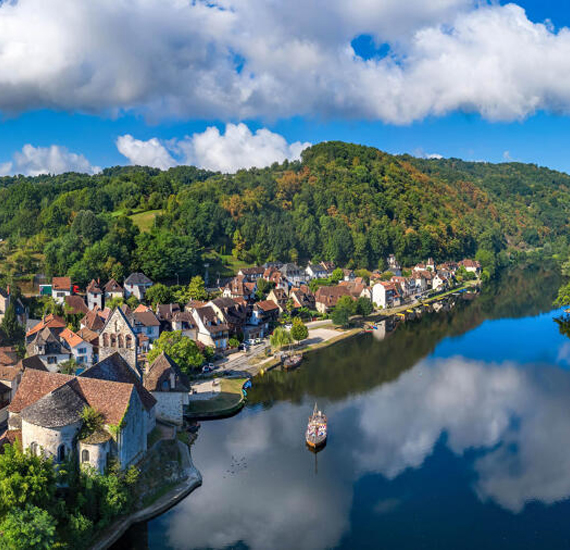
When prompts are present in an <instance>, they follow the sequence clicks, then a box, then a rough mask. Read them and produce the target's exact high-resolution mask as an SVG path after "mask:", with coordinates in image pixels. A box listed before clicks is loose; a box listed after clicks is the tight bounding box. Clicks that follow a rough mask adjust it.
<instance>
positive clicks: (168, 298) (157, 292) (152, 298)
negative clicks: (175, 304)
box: [145, 283, 172, 308]
mask: <svg viewBox="0 0 570 550" xmlns="http://www.w3.org/2000/svg"><path fill="white" fill-rule="evenodd" d="M145 301H146V302H147V303H149V304H151V305H152V307H153V308H154V307H156V304H170V303H171V302H172V291H171V289H170V287H168V286H166V285H164V284H162V283H156V284H154V285H152V286H151V287H150V288H149V289H148V290H147V291H146V293H145Z"/></svg>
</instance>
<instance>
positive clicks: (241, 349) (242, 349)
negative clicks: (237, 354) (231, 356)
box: [238, 342, 248, 351]
mask: <svg viewBox="0 0 570 550" xmlns="http://www.w3.org/2000/svg"><path fill="white" fill-rule="evenodd" d="M247 348H248V345H247V344H246V343H245V342H243V343H242V344H240V345H239V346H238V350H239V351H247Z"/></svg>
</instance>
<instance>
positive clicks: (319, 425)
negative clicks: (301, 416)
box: [305, 403, 327, 449]
mask: <svg viewBox="0 0 570 550" xmlns="http://www.w3.org/2000/svg"><path fill="white" fill-rule="evenodd" d="M305 441H306V442H307V445H308V446H309V447H310V448H311V449H319V448H321V447H323V446H324V445H325V444H326V442H327V417H326V416H325V415H324V414H323V412H321V411H319V410H318V409H317V404H316V403H315V408H314V409H313V414H312V415H311V416H310V418H309V423H308V425H307V431H306V432H305Z"/></svg>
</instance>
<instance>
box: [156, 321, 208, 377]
mask: <svg viewBox="0 0 570 550" xmlns="http://www.w3.org/2000/svg"><path fill="white" fill-rule="evenodd" d="M163 351H164V352H165V353H167V354H168V355H169V356H170V357H171V358H172V359H173V360H174V361H176V363H178V366H179V367H180V369H181V370H182V371H183V372H185V373H186V374H191V373H192V371H194V370H196V369H198V368H200V367H201V366H202V365H203V364H204V359H205V356H204V354H203V353H202V352H201V351H200V348H199V347H198V345H197V344H196V342H194V340H192V339H191V338H188V337H187V336H183V335H182V331H180V330H175V331H172V332H166V331H165V332H163V333H162V334H161V335H160V337H159V338H158V340H156V341H155V342H154V344H153V347H152V349H151V350H150V352H149V353H148V360H149V362H150V363H152V362H153V361H154V360H155V359H156V358H157V357H158V356H159V355H160V353H161V352H163Z"/></svg>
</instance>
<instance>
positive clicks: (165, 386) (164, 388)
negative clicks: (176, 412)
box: [162, 380, 170, 391]
mask: <svg viewBox="0 0 570 550" xmlns="http://www.w3.org/2000/svg"><path fill="white" fill-rule="evenodd" d="M169 389H170V383H169V382H168V380H164V381H163V382H162V391H168V390H169Z"/></svg>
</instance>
